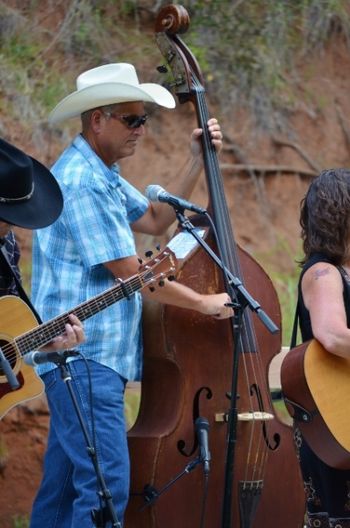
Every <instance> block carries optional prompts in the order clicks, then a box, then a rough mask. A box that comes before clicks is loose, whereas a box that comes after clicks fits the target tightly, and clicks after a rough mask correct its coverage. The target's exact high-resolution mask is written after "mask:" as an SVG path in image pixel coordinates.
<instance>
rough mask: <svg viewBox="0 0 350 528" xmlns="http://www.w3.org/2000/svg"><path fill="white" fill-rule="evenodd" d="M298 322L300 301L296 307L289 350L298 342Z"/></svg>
mask: <svg viewBox="0 0 350 528" xmlns="http://www.w3.org/2000/svg"><path fill="white" fill-rule="evenodd" d="M298 323H299V302H298V301H297V305H296V308H295V315H294V322H293V329H292V337H291V339H290V345H289V350H291V349H292V348H294V347H295V346H296V344H297V335H298Z"/></svg>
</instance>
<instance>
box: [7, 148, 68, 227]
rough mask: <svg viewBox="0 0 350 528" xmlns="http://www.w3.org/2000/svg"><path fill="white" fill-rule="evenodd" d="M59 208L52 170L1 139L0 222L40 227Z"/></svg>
mask: <svg viewBox="0 0 350 528" xmlns="http://www.w3.org/2000/svg"><path fill="white" fill-rule="evenodd" d="M62 208H63V197H62V193H61V190H60V188H59V185H58V183H57V181H56V180H55V178H54V176H53V175H52V174H51V172H50V171H49V170H48V169H47V168H46V167H44V165H42V164H41V163H39V161H37V160H36V159H34V158H31V157H30V156H27V154H25V153H24V152H22V151H21V150H19V149H18V148H16V147H15V146H14V145H11V144H10V143H7V142H6V141H5V140H3V139H0V221H4V222H6V223H8V224H12V225H15V226H19V227H25V228H27V229H39V228H41V227H46V226H48V225H50V224H52V223H53V222H54V221H55V220H56V219H57V218H58V217H59V215H60V214H61V211H62Z"/></svg>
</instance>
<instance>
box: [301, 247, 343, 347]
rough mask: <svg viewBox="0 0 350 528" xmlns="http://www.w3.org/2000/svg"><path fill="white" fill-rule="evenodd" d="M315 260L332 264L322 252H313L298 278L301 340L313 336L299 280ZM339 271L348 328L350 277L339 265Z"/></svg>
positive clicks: (306, 339)
mask: <svg viewBox="0 0 350 528" xmlns="http://www.w3.org/2000/svg"><path fill="white" fill-rule="evenodd" d="M317 262H327V263H328V264H333V263H332V262H331V259H330V258H329V257H327V256H326V255H324V254H323V253H314V254H313V255H311V257H310V258H309V260H308V261H307V262H306V263H305V264H304V266H303V269H302V271H301V274H300V278H299V284H298V316H299V326H300V332H301V337H302V340H303V342H304V341H308V340H309V339H312V338H313V334H312V328H311V321H310V314H309V310H308V309H307V308H306V306H305V304H304V299H303V295H302V293H301V280H302V278H303V276H304V273H305V272H306V271H307V270H308V269H309V268H311V266H313V265H314V264H316V263H317ZM337 268H338V270H339V273H340V274H341V278H342V281H343V298H344V306H345V312H346V320H347V325H348V327H349V328H350V277H349V276H348V275H347V273H346V271H345V270H344V269H343V268H342V267H340V266H337Z"/></svg>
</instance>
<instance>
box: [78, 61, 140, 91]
mask: <svg viewBox="0 0 350 528" xmlns="http://www.w3.org/2000/svg"><path fill="white" fill-rule="evenodd" d="M103 83H125V84H130V85H133V86H139V84H140V83H139V80H138V77H137V73H136V70H135V68H134V66H133V65H132V64H127V63H125V62H120V63H116V64H104V65H103V66H98V67H97V68H92V69H91V70H87V71H86V72H83V73H82V74H80V75H79V76H78V78H77V90H78V91H80V90H83V89H84V88H88V87H90V86H95V85H99V84H103Z"/></svg>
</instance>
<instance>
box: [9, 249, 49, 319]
mask: <svg viewBox="0 0 350 528" xmlns="http://www.w3.org/2000/svg"><path fill="white" fill-rule="evenodd" d="M0 261H1V262H2V263H3V264H4V267H5V269H7V270H8V272H9V274H10V276H12V277H13V279H14V281H15V284H16V287H17V291H18V294H19V297H20V298H21V299H22V301H24V302H25V303H26V304H27V305H28V306H29V308H30V309H31V310H32V312H33V314H34V316H35V318H36V319H37V321H38V323H39V324H41V323H42V320H41V317H40V315H39V314H38V312H37V311H36V309H35V308H34V306H33V305H32V303H31V302H30V299H29V297H28V295H27V294H26V292H25V291H24V289H23V286H22V284H21V283H20V281H19V280H18V278H17V275H16V273H15V272H14V271H13V268H12V266H11V264H10V261H9V258H8V253H7V251H6V248H5V246H4V245H2V246H1V252H0Z"/></svg>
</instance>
